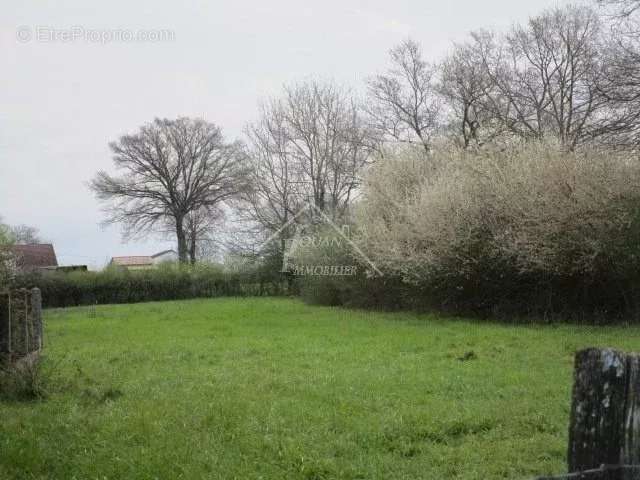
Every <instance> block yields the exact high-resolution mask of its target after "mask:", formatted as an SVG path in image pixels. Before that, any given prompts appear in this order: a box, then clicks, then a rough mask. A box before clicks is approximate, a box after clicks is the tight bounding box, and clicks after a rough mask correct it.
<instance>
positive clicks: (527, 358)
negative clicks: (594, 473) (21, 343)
mask: <svg viewBox="0 0 640 480" xmlns="http://www.w3.org/2000/svg"><path fill="white" fill-rule="evenodd" d="M45 320H46V334H47V336H46V342H47V344H46V347H45V348H46V349H45V351H46V358H45V361H44V371H45V373H46V376H47V379H48V383H47V384H46V385H45V387H46V389H47V390H48V396H47V398H46V399H44V400H38V401H31V402H24V401H23V402H17V401H9V400H6V399H5V400H1V401H0V478H1V479H20V480H24V479H31V478H34V479H65V480H67V479H101V480H102V479H154V478H157V479H188V480H195V479H201V478H202V479H204V478H207V479H208V478H237V479H243V480H244V479H258V478H264V479H282V478H291V479H329V478H336V479H337V478H340V479H356V478H363V479H364V478H378V479H392V478H407V479H409V478H410V479H414V478H425V479H441V478H442V479H444V478H446V479H449V478H457V479H479V480H480V479H483V480H485V479H495V478H506V479H515V480H518V479H521V478H528V477H532V476H535V475H537V474H543V473H559V472H562V471H563V469H564V457H565V448H566V436H567V435H566V430H567V422H568V416H569V399H570V398H569V397H570V389H571V382H572V361H573V353H574V351H575V350H576V349H578V348H581V347H585V346H613V347H618V348H621V349H626V350H633V349H634V348H635V349H637V348H638V346H640V328H637V327H633V328H623V327H616V328H611V327H610V328H596V327H577V326H559V327H554V326H545V327H542V326H510V325H500V324H490V323H478V322H472V321H464V320H455V319H438V318H436V317H432V316H428V315H421V316H418V315H413V314H381V313H367V312H361V311H350V310H342V309H333V308H320V307H310V306H305V305H303V304H302V303H300V302H298V301H295V300H288V299H217V300H195V301H183V302H164V303H148V304H137V305H117V306H103V307H98V309H97V311H96V312H95V315H92V314H91V310H89V309H86V308H75V309H67V310H50V311H47V312H46V319H45ZM468 352H473V353H474V354H475V355H471V354H469V355H466V357H470V358H468V359H467V360H464V361H463V360H460V359H459V358H464V357H465V354H467V353H468Z"/></svg>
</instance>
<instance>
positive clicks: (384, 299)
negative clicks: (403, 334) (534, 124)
mask: <svg viewBox="0 0 640 480" xmlns="http://www.w3.org/2000/svg"><path fill="white" fill-rule="evenodd" d="M354 231H355V232H357V234H356V242H357V243H358V244H359V246H360V248H361V250H362V251H363V252H365V253H366V255H367V256H368V257H369V258H370V259H371V260H373V261H374V263H375V264H376V265H377V267H378V268H379V269H380V270H382V272H383V273H384V276H383V277H382V278H375V277H371V276H368V275H364V274H362V275H359V276H357V277H356V278H342V277H334V278H332V277H310V278H300V279H299V282H300V283H301V286H300V288H301V291H302V292H303V296H304V298H305V299H306V300H308V301H312V302H316V303H331V304H351V305H354V306H376V307H382V308H419V309H430V310H434V309H436V310H440V311H446V312H447V313H457V314H464V315H476V316H483V317H485V316H487V317H496V316H499V317H504V318H516V317H525V316H526V317H537V318H543V319H562V320H569V319H571V320H579V321H585V320H588V321H594V320H595V321H603V322H604V321H612V320H616V321H629V322H636V321H640V164H638V162H637V161H636V160H635V159H632V158H628V157H624V156H621V155H618V154H616V153H614V152H601V151H582V152H579V153H574V152H564V151H562V150H561V149H560V148H558V146H557V145H553V144H548V143H533V142H532V143H529V144H526V145H522V144H518V145H514V146H513V148H507V149H503V150H500V151H493V152H489V151H483V152H465V151H455V150H447V151H436V152H435V153H433V154H432V155H430V156H428V157H424V156H421V155H417V154H415V153H414V152H410V153H406V152H405V153H403V154H400V155H397V156H395V157H394V156H388V157H386V158H385V159H384V160H382V161H380V162H378V163H377V164H376V165H375V166H374V168H373V169H372V171H371V172H370V174H369V176H368V179H367V180H366V183H365V186H364V189H363V196H362V199H361V202H360V205H359V208H358V211H357V215H356V220H355V227H354ZM317 253H318V252H316V254H317ZM321 253H322V255H323V256H324V257H325V258H326V256H327V254H328V252H321ZM344 254H345V253H344V252H343V251H339V250H334V251H333V256H334V257H335V259H334V260H331V259H328V260H325V261H326V262H327V263H328V264H335V263H336V262H341V261H343V260H342V259H343V258H344ZM306 256H307V257H309V256H311V257H313V255H309V254H308V253H307V254H306ZM355 260H359V257H357V256H356V257H355ZM316 261H317V260H316ZM366 268H367V265H366V264H364V263H362V264H361V270H365V269H366Z"/></svg>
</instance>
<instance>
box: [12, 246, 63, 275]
mask: <svg viewBox="0 0 640 480" xmlns="http://www.w3.org/2000/svg"><path fill="white" fill-rule="evenodd" d="M10 248H11V253H12V254H13V260H14V262H15V266H16V269H17V270H18V271H19V272H23V273H31V272H36V271H42V270H55V269H57V268H58V259H57V257H56V252H55V250H54V249H53V245H51V244H50V243H39V244H30V245H12V246H11V247H10Z"/></svg>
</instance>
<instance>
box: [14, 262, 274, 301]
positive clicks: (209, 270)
mask: <svg viewBox="0 0 640 480" xmlns="http://www.w3.org/2000/svg"><path fill="white" fill-rule="evenodd" d="M13 283H14V286H16V287H38V288H40V289H41V291H42V299H43V306H44V307H69V306H76V305H94V304H109V303H138V302H149V301H160V300H179V299H187V298H200V297H205V298H212V297H225V296H255V295H282V294H285V293H286V289H285V283H283V282H281V281H278V279H275V278H268V277H266V276H264V275H261V274H260V273H259V272H251V273H246V272H243V273H229V272H224V271H222V270H221V269H220V268H219V267H216V266H196V267H189V266H163V267H162V268H159V269H149V270H138V271H126V270H120V269H106V270H104V271H102V272H71V273H61V272H44V273H39V274H28V275H19V276H18V277H16V279H15V280H14V282H13Z"/></svg>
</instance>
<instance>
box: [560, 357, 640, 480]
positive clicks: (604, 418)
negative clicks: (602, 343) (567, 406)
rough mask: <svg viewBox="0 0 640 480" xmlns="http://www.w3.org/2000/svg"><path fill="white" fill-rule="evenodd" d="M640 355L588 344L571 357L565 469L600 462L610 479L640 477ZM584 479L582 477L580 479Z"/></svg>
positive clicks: (587, 467)
mask: <svg viewBox="0 0 640 480" xmlns="http://www.w3.org/2000/svg"><path fill="white" fill-rule="evenodd" d="M639 460H640V357H639V356H638V355H633V354H625V353H622V352H618V351H615V350H600V349H595V348H590V349H587V350H582V351H580V352H578V353H577V354H576V357H575V373H574V385H573V398H572V405H571V422H570V425H569V449H568V466H569V472H584V471H585V470H594V469H598V468H599V467H601V466H603V465H607V466H610V470H609V471H607V472H606V477H605V476H604V475H605V473H604V472H603V476H600V477H597V476H595V475H594V476H591V477H589V478H594V479H595V478H607V479H612V480H631V479H634V480H636V479H640V468H639V469H624V468H616V466H621V465H638V464H639V463H640V461H639ZM585 478H586V477H585Z"/></svg>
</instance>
